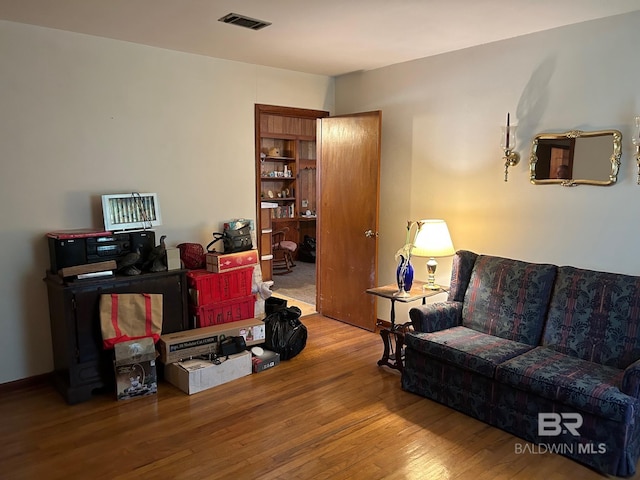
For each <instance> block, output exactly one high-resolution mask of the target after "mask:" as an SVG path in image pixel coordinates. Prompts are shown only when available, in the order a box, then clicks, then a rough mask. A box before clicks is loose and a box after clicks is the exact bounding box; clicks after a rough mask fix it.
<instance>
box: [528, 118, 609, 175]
mask: <svg viewBox="0 0 640 480" xmlns="http://www.w3.org/2000/svg"><path fill="white" fill-rule="evenodd" d="M621 149H622V134H621V133H620V132H619V131H618V130H598V131H593V132H583V131H581V130H572V131H569V132H565V133H541V134H539V135H536V136H535V137H534V139H533V142H532V144H531V156H530V158H529V170H530V179H531V183H533V184H534V185H554V184H555V185H562V186H564V187H574V186H577V185H598V186H609V185H613V184H614V183H616V181H617V180H618V170H619V169H620V156H621Z"/></svg>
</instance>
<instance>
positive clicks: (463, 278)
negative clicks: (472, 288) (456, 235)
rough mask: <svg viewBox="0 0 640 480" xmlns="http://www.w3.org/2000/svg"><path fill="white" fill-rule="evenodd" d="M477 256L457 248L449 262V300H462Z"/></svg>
mask: <svg viewBox="0 0 640 480" xmlns="http://www.w3.org/2000/svg"><path fill="white" fill-rule="evenodd" d="M477 258H478V254H477V253H473V252H470V251H468V250H458V251H457V252H456V254H455V256H454V257H453V262H451V282H450V284H449V297H447V300H448V301H450V302H462V301H463V300H464V294H465V292H466V291H467V287H469V280H470V278H471V272H472V270H473V264H474V263H476V259H477Z"/></svg>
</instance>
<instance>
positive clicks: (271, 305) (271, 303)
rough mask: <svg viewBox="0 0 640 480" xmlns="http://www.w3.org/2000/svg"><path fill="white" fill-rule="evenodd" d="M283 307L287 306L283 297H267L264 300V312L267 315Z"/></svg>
mask: <svg viewBox="0 0 640 480" xmlns="http://www.w3.org/2000/svg"><path fill="white" fill-rule="evenodd" d="M283 308H287V301H286V300H285V299H284V298H278V297H269V298H267V299H266V300H265V301H264V313H265V314H266V315H267V316H268V315H271V314H272V313H274V312H277V311H278V310H282V309H283Z"/></svg>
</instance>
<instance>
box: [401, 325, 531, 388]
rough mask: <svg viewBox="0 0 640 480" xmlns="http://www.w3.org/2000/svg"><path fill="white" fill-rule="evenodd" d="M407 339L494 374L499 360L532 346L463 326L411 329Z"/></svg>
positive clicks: (456, 362) (436, 354)
mask: <svg viewBox="0 0 640 480" xmlns="http://www.w3.org/2000/svg"><path fill="white" fill-rule="evenodd" d="M405 343H406V344H407V345H409V346H410V347H411V348H413V349H415V350H418V351H419V352H422V353H425V354H427V355H430V356H432V357H436V358H438V359H440V360H442V361H445V362H449V363H451V364H453V365H456V366H458V367H460V368H464V369H466V370H470V371H473V372H476V373H480V374H482V375H485V376H487V377H491V378H492V377H493V376H494V373H495V369H496V366H498V365H499V364H500V363H502V362H504V361H505V360H508V359H510V358H513V357H515V356H516V355H519V354H521V353H523V352H526V351H527V350H530V349H531V348H533V347H531V346H530V345H525V344H523V343H518V342H514V341H512V340H507V339H505V338H500V337H496V336H494V335H487V334H486V333H482V332H478V331H476V330H472V329H470V328H466V327H461V326H460V327H453V328H448V329H446V330H440V331H437V332H431V333H422V332H411V333H408V334H407V335H406V337H405Z"/></svg>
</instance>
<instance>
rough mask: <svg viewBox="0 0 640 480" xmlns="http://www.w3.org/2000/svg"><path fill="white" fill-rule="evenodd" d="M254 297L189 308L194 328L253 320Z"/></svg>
mask: <svg viewBox="0 0 640 480" xmlns="http://www.w3.org/2000/svg"><path fill="white" fill-rule="evenodd" d="M255 307H256V297H255V296H253V295H249V296H248V297H244V298H238V299H233V300H226V301H224V302H216V303H211V304H209V305H202V306H199V307H198V306H195V305H192V306H191V307H189V309H190V311H191V316H192V318H193V320H194V321H193V324H194V326H195V328H201V327H210V326H212V325H219V324H221V323H230V322H236V321H238V320H245V319H247V318H254V313H255Z"/></svg>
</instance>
